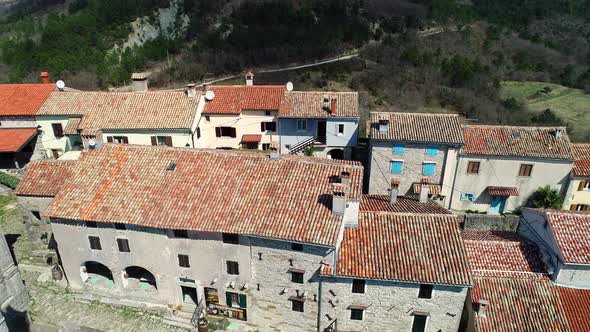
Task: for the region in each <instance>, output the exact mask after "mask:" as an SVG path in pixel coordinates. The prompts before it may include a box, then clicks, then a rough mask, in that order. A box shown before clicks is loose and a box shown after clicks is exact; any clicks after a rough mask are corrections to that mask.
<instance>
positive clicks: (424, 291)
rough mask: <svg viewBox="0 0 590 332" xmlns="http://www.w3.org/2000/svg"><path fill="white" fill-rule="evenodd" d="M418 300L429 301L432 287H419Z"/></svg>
mask: <svg viewBox="0 0 590 332" xmlns="http://www.w3.org/2000/svg"><path fill="white" fill-rule="evenodd" d="M418 298H419V299H430V298H432V285H424V284H422V285H420V290H419V291H418Z"/></svg>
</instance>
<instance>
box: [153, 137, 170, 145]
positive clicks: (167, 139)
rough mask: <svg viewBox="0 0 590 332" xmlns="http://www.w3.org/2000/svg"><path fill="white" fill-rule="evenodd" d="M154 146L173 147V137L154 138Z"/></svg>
mask: <svg viewBox="0 0 590 332" xmlns="http://www.w3.org/2000/svg"><path fill="white" fill-rule="evenodd" d="M151 139H152V145H166V146H172V137H171V136H152V137H151Z"/></svg>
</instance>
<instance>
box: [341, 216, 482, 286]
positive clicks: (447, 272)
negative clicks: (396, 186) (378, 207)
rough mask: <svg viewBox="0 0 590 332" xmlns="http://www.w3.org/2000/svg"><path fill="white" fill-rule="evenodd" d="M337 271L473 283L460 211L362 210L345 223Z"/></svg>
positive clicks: (358, 275)
mask: <svg viewBox="0 0 590 332" xmlns="http://www.w3.org/2000/svg"><path fill="white" fill-rule="evenodd" d="M336 274H337V275H338V276H343V277H354V278H366V279H384V280H396V281H407V282H421V283H432V284H445V285H461V286H467V285H471V284H472V281H471V275H470V270H469V265H468V263H467V254H466V252H465V248H464V246H463V240H462V239H461V234H460V231H459V224H458V222H457V219H456V217H455V216H451V215H414V214H378V213H361V217H360V220H359V226H358V228H346V229H345V230H344V238H343V240H342V244H341V247H340V251H339V253H338V265H337V269H336Z"/></svg>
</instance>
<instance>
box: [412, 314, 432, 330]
mask: <svg viewBox="0 0 590 332" xmlns="http://www.w3.org/2000/svg"><path fill="white" fill-rule="evenodd" d="M427 318H428V316H426V315H417V314H414V322H413V323H412V332H424V331H425V330H426V319H427Z"/></svg>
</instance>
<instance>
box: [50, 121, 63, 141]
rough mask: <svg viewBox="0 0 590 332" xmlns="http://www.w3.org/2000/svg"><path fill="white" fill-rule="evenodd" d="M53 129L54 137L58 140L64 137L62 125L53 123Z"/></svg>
mask: <svg viewBox="0 0 590 332" xmlns="http://www.w3.org/2000/svg"><path fill="white" fill-rule="evenodd" d="M51 128H53V136H55V137H56V138H61V137H63V136H64V128H63V127H62V125H61V123H52V124H51Z"/></svg>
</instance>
